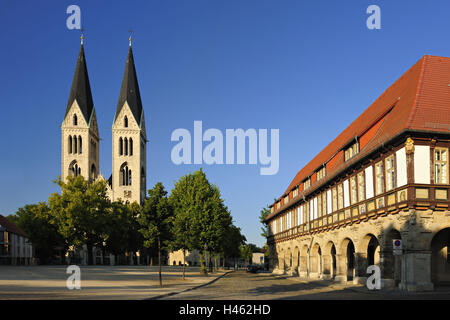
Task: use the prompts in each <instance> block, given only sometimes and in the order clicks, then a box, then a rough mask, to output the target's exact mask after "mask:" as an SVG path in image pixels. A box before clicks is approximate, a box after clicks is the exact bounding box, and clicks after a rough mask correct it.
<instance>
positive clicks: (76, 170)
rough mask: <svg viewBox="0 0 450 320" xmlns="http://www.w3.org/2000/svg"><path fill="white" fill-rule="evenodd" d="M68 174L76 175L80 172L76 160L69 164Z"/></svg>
mask: <svg viewBox="0 0 450 320" xmlns="http://www.w3.org/2000/svg"><path fill="white" fill-rule="evenodd" d="M69 174H70V175H72V176H74V177H77V176H79V175H80V174H81V168H80V167H79V166H78V164H77V162H76V161H72V163H71V164H70V166H69Z"/></svg>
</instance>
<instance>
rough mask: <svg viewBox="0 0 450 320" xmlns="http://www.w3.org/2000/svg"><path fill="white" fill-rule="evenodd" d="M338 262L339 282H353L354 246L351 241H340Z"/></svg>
mask: <svg viewBox="0 0 450 320" xmlns="http://www.w3.org/2000/svg"><path fill="white" fill-rule="evenodd" d="M338 260H339V261H338V275H339V280H341V281H344V282H346V281H353V279H354V278H355V245H354V242H353V240H352V239H350V238H345V239H344V240H342V242H341V245H340V248H339V259H338Z"/></svg>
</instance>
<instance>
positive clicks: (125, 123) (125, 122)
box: [123, 116, 128, 128]
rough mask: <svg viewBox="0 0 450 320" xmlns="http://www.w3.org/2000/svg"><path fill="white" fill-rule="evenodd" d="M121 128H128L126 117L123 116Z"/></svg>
mask: <svg viewBox="0 0 450 320" xmlns="http://www.w3.org/2000/svg"><path fill="white" fill-rule="evenodd" d="M123 126H124V127H125V128H128V117H127V116H125V118H123Z"/></svg>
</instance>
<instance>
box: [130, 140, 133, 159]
mask: <svg viewBox="0 0 450 320" xmlns="http://www.w3.org/2000/svg"><path fill="white" fill-rule="evenodd" d="M132 155H133V139H131V138H130V156H132Z"/></svg>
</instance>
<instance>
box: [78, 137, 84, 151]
mask: <svg viewBox="0 0 450 320" xmlns="http://www.w3.org/2000/svg"><path fill="white" fill-rule="evenodd" d="M82 144H83V143H82V140H81V136H78V153H82V150H81V146H82Z"/></svg>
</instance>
